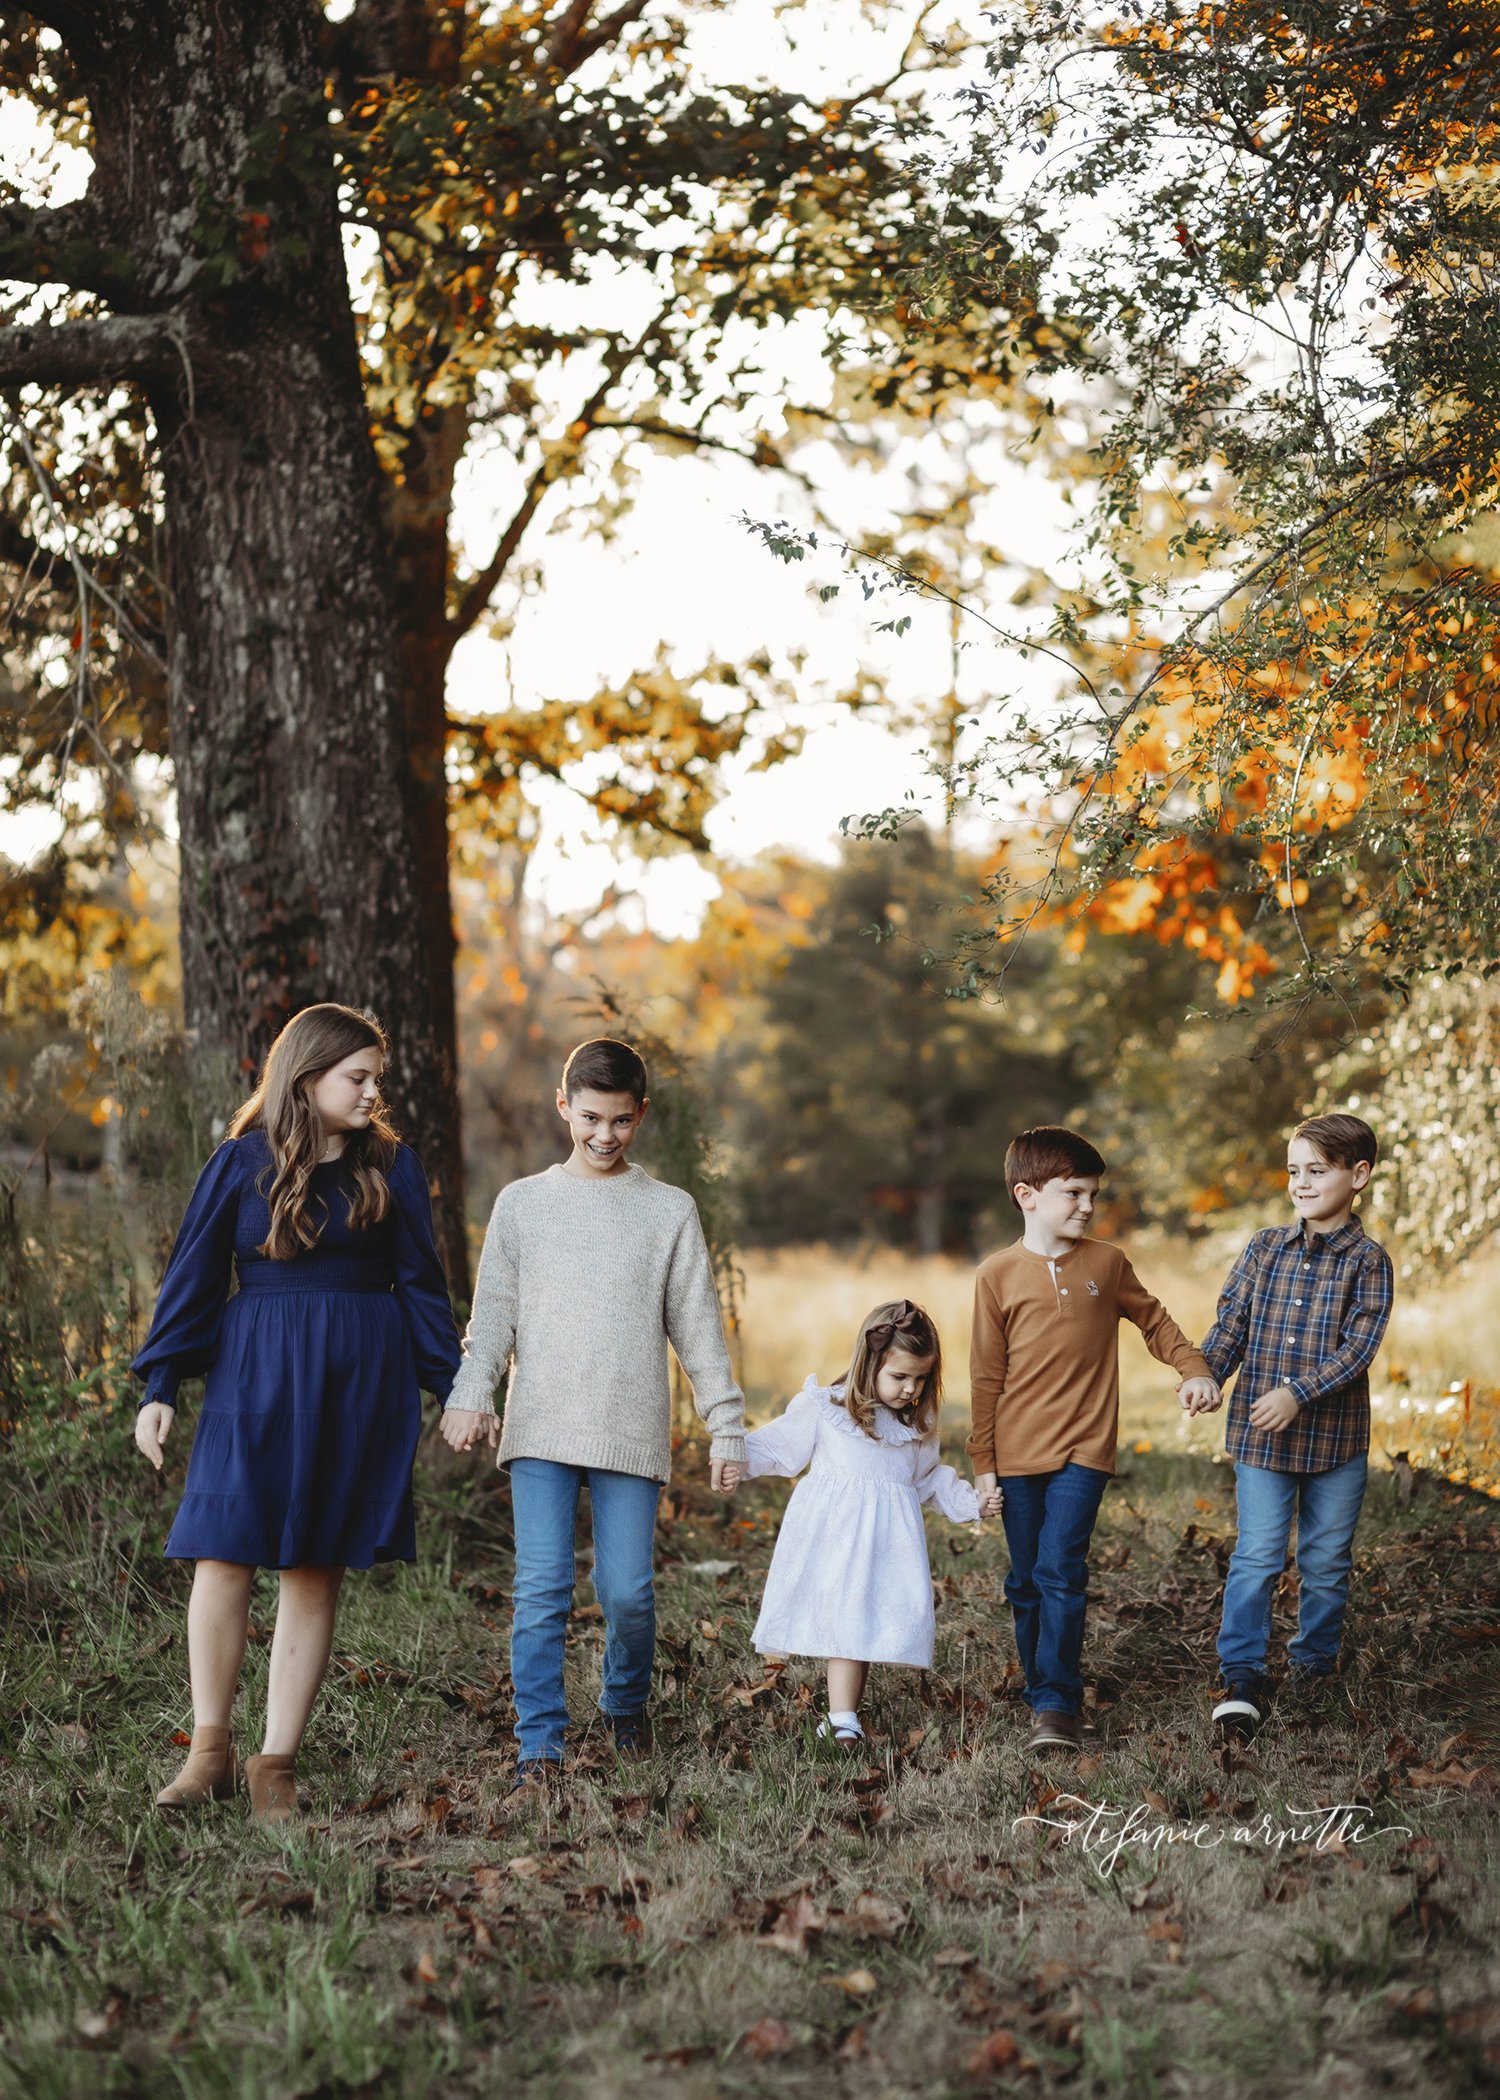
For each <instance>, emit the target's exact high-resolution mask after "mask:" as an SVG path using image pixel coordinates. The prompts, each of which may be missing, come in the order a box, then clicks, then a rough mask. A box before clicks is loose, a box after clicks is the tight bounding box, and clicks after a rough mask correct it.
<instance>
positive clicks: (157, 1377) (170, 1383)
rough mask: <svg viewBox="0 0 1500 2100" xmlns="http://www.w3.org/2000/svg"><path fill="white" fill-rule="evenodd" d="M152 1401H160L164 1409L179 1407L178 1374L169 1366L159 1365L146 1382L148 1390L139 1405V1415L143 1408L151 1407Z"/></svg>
mask: <svg viewBox="0 0 1500 2100" xmlns="http://www.w3.org/2000/svg"><path fill="white" fill-rule="evenodd" d="M152 1401H158V1402H159V1403H160V1404H161V1406H163V1407H175V1406H176V1405H177V1374H176V1372H175V1371H173V1370H172V1368H171V1367H170V1365H168V1364H158V1365H157V1366H156V1367H155V1369H154V1370H153V1371H152V1373H151V1376H150V1377H149V1378H148V1379H147V1381H146V1390H145V1392H144V1393H143V1394H142V1395H141V1397H140V1400H139V1402H138V1403H137V1408H136V1411H137V1413H139V1411H140V1409H141V1408H143V1407H149V1406H150V1405H151V1403H152Z"/></svg>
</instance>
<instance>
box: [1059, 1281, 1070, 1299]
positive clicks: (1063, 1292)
mask: <svg viewBox="0 0 1500 2100" xmlns="http://www.w3.org/2000/svg"><path fill="white" fill-rule="evenodd" d="M1058 1295H1059V1297H1062V1298H1066V1297H1067V1295H1068V1286H1067V1285H1066V1284H1064V1285H1063V1287H1062V1289H1061V1291H1060V1292H1059V1293H1058Z"/></svg>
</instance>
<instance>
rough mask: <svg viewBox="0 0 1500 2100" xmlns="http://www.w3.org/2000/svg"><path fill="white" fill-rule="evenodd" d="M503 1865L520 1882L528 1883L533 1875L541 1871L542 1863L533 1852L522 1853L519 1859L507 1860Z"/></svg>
mask: <svg viewBox="0 0 1500 2100" xmlns="http://www.w3.org/2000/svg"><path fill="white" fill-rule="evenodd" d="M505 1864H506V1865H507V1866H508V1867H509V1869H510V1871H511V1872H512V1874H514V1875H516V1876H517V1877H518V1879H520V1880H521V1881H530V1880H531V1878H532V1876H533V1875H535V1874H540V1873H541V1871H542V1862H541V1861H540V1860H539V1859H538V1858H537V1857H536V1855H535V1853H533V1852H523V1853H522V1855H521V1857H520V1858H519V1859H508V1860H507V1861H506V1862H505Z"/></svg>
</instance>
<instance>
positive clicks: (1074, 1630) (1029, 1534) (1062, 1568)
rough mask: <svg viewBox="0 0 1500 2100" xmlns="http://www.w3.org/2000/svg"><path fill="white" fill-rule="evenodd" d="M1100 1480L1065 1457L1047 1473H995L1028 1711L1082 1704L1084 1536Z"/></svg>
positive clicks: (1103, 1479)
mask: <svg viewBox="0 0 1500 2100" xmlns="http://www.w3.org/2000/svg"><path fill="white" fill-rule="evenodd" d="M1108 1484H1109V1475H1108V1474H1107V1473H1101V1472H1099V1471H1098V1469H1097V1468H1096V1467H1094V1466H1080V1465H1075V1464H1074V1463H1073V1462H1072V1461H1071V1460H1070V1461H1069V1462H1068V1464H1067V1465H1065V1466H1063V1467H1062V1468H1060V1470H1059V1471H1057V1472H1055V1473H1010V1474H1002V1475H1001V1478H1000V1486H1001V1488H1002V1490H1003V1492H1004V1497H1005V1499H1004V1502H1003V1504H1002V1507H1001V1511H1000V1515H1001V1521H1002V1522H1003V1524H1004V1526H1005V1543H1006V1545H1007V1547H1008V1548H1009V1550H1010V1573H1009V1574H1008V1575H1007V1576H1006V1578H1005V1595H1006V1599H1007V1601H1008V1603H1009V1605H1010V1608H1011V1611H1012V1613H1013V1614H1014V1616H1015V1622H1016V1651H1017V1653H1018V1654H1019V1655H1020V1658H1021V1668H1022V1670H1023V1671H1024V1673H1025V1677H1026V1703H1027V1705H1028V1706H1029V1707H1030V1708H1031V1710H1032V1712H1033V1713H1039V1714H1041V1713H1054V1714H1076V1713H1077V1711H1078V1709H1079V1707H1080V1706H1081V1705H1082V1704H1083V1678H1082V1676H1081V1675H1080V1672H1079V1660H1080V1658H1081V1657H1082V1654H1083V1620H1084V1612H1085V1610H1086V1609H1087V1601H1088V1586H1089V1558H1088V1556H1089V1540H1090V1539H1091V1538H1092V1537H1093V1533H1094V1521H1095V1519H1096V1518H1097V1516H1098V1514H1099V1504H1100V1502H1101V1501H1102V1500H1103V1498H1104V1490H1105V1488H1106V1487H1107V1486H1108Z"/></svg>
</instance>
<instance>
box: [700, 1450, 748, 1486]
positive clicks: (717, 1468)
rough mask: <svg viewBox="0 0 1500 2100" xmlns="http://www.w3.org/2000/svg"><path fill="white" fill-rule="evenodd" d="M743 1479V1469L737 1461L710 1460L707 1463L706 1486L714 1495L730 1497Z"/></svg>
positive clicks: (731, 1459)
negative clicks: (707, 1485)
mask: <svg viewBox="0 0 1500 2100" xmlns="http://www.w3.org/2000/svg"><path fill="white" fill-rule="evenodd" d="M744 1477H745V1468H744V1467H743V1466H742V1465H741V1464H740V1463H739V1461H738V1460H737V1459H733V1458H711V1459H710V1460H709V1462H708V1484H709V1486H710V1487H711V1488H712V1489H713V1492H714V1493H715V1494H716V1495H732V1494H733V1493H734V1491H735V1489H736V1488H737V1487H738V1486H739V1484H740V1482H741V1481H742V1480H743V1479H744Z"/></svg>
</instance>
